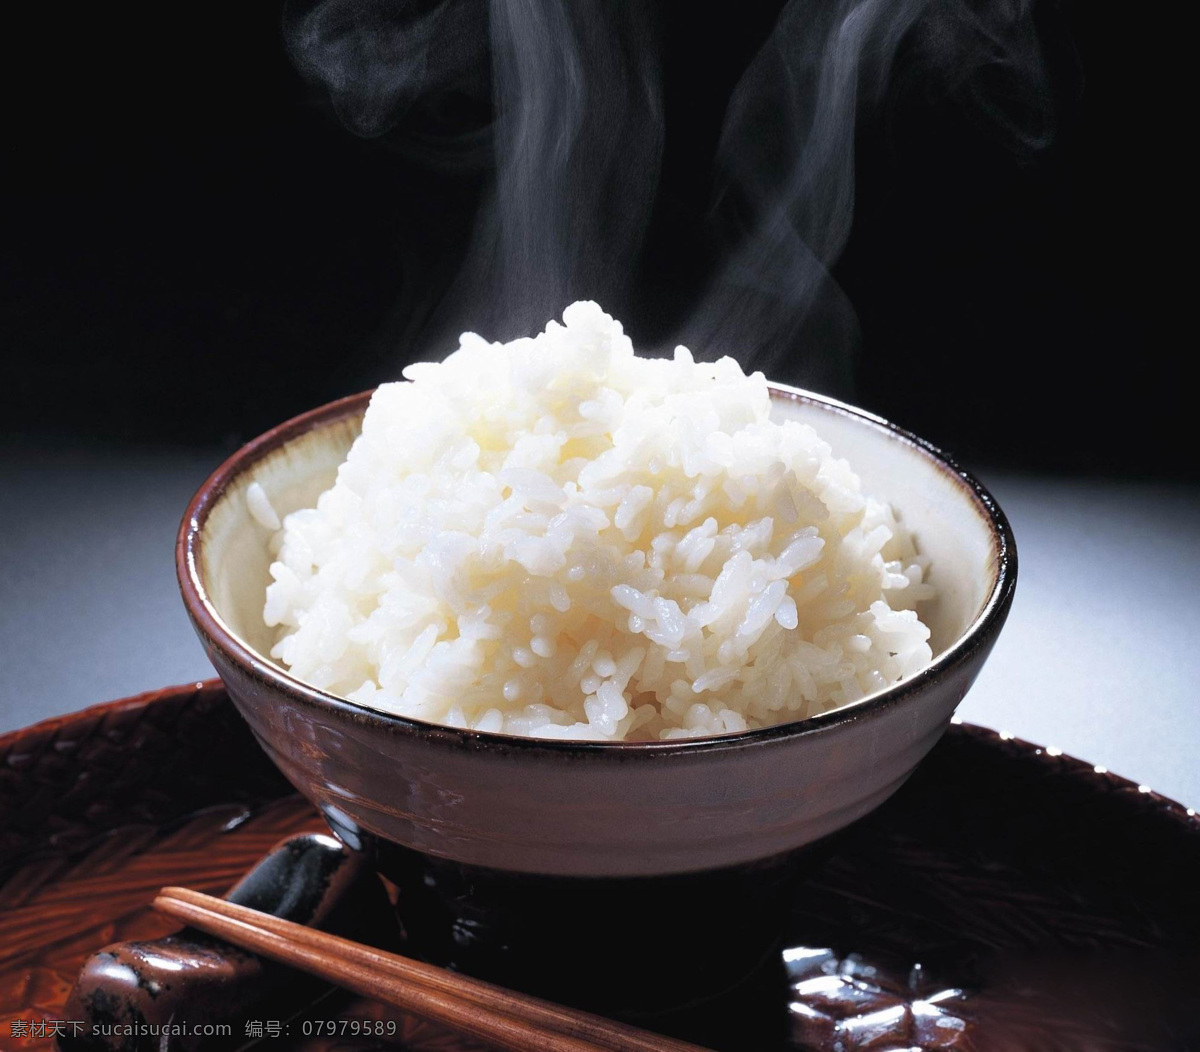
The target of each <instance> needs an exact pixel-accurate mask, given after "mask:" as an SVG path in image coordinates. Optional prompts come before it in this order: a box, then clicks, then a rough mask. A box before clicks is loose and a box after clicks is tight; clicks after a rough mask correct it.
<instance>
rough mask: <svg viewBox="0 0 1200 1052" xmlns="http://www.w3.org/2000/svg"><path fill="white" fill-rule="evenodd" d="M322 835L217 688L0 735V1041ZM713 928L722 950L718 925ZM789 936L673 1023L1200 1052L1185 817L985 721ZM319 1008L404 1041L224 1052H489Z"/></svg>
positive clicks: (1042, 1051) (1199, 972)
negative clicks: (104, 957)
mask: <svg viewBox="0 0 1200 1052" xmlns="http://www.w3.org/2000/svg"><path fill="white" fill-rule="evenodd" d="M319 828H321V823H320V820H319V819H318V817H317V815H316V813H315V812H314V811H313V810H312V808H311V807H310V806H309V805H308V804H307V803H306V802H305V801H303V800H302V799H300V798H299V797H298V796H296V795H295V794H294V793H293V792H292V791H291V788H290V787H289V786H288V785H287V783H286V782H284V781H283V779H282V778H281V777H280V776H279V775H278V774H277V773H276V772H275V771H274V769H273V768H272V767H271V766H270V764H269V763H268V761H267V760H266V758H265V757H264V756H263V754H262V753H261V752H260V751H259V750H258V748H257V746H256V745H255V743H254V741H253V739H252V737H251V736H250V733H249V731H248V730H247V729H246V727H245V725H244V724H243V723H242V721H241V719H240V718H239V717H238V715H237V713H236V711H235V710H234V708H233V706H232V704H231V703H230V702H229V700H228V698H227V697H226V695H225V693H224V692H223V690H222V689H221V687H220V684H219V683H216V682H211V683H200V684H194V685H191V686H187V687H179V688H172V689H168V690H162V691H156V692H153V693H150V694H144V695H141V696H139V697H136V698H130V699H126V700H123V701H116V702H112V703H110V704H107V705H100V706H97V707H95V708H92V709H89V710H86V711H84V712H81V713H78V714H76V715H72V716H67V717H63V718H61V719H56V720H49V721H47V722H45V723H41V724H38V725H36V726H34V727H30V728H27V729H25V730H21V731H17V732H15V733H13V734H9V735H7V736H4V737H0V1048H4V1049H10V1048H11V1049H18V1048H34V1049H37V1048H41V1049H46V1050H49V1049H51V1048H52V1042H53V1038H51V1037H47V1036H38V1035H40V1034H46V1033H52V1032H53V1030H54V1029H55V1028H54V1026H53V1025H52V1023H51V1025H50V1026H49V1027H47V1026H46V1025H45V1024H46V1022H47V1021H53V1020H56V1019H61V1018H62V1014H63V1005H64V1003H65V1001H66V997H67V994H68V992H69V990H70V987H71V984H72V982H73V979H74V976H75V974H76V972H77V970H78V968H79V966H80V964H81V963H82V961H83V959H84V958H85V957H86V956H87V955H88V954H89V953H90V952H91V951H93V950H94V949H96V948H98V947H99V946H101V945H103V944H105V943H107V942H112V941H115V940H119V939H129V938H148V937H150V938H152V937H157V936H159V935H161V934H164V933H165V932H167V931H169V930H171V929H172V928H173V927H174V926H173V925H172V924H170V923H169V922H167V921H165V920H163V919H162V918H160V917H158V916H156V915H154V914H153V913H151V912H150V911H149V910H148V909H147V905H146V904H147V903H148V901H149V900H150V898H151V896H152V895H153V893H154V892H155V891H156V890H157V889H158V888H159V887H161V886H162V885H164V884H182V885H187V886H189V887H193V888H198V889H201V890H205V891H210V892H214V893H221V892H223V891H224V890H225V889H226V888H228V887H229V886H230V885H231V884H232V883H233V882H234V881H235V880H236V879H237V878H238V877H239V876H240V875H241V874H242V873H243V872H244V871H245V870H247V869H249V868H250V867H251V866H252V865H253V864H254V862H255V861H256V860H257V859H258V858H259V857H260V856H261V855H262V854H263V853H264V852H266V851H267V850H268V849H269V848H270V847H271V846H272V845H273V844H274V843H275V842H276V841H278V840H279V839H280V838H282V837H284V836H286V835H288V834H290V833H293V832H299V831H305V830H312V829H319ZM401 893H402V889H401ZM703 923H709V924H711V925H712V928H713V936H712V939H713V952H714V953H719V952H720V947H721V918H720V915H719V913H716V912H714V916H713V917H712V918H710V919H707V920H705V921H703ZM779 924H780V932H781V935H782V943H781V952H780V958H779V961H778V967H777V968H776V969H774V971H772V970H771V969H768V970H767V973H766V975H765V976H764V978H763V979H762V980H761V981H760V982H758V983H757V984H756V985H754V986H752V987H751V988H748V989H746V990H745V991H743V993H742V994H741V995H740V996H739V997H737V998H735V999H734V1000H733V1001H732V1002H727V1003H725V1004H723V1005H722V1006H721V1007H720V1009H719V1010H718V1011H709V1012H707V1013H700V1014H693V1015H692V1016H691V1017H689V1018H686V1019H680V1020H678V1021H677V1022H676V1023H674V1024H672V1026H673V1027H674V1028H675V1029H677V1030H678V1031H680V1032H681V1033H685V1034H686V1035H687V1036H688V1037H690V1038H692V1039H693V1040H703V1041H704V1043H706V1044H708V1045H709V1046H711V1047H712V1048H714V1049H728V1050H731V1052H734V1050H736V1052H746V1050H754V1049H765V1050H774V1049H779V1050H783V1049H819V1050H823V1052H824V1050H829V1052H853V1050H857V1049H873V1050H880V1049H959V1050H962V1049H973V1050H989V1049H1002V1050H1005V1052H1008V1050H1025V1049H1028V1050H1031V1052H1054V1050H1059V1049H1061V1050H1064V1052H1066V1050H1070V1052H1077V1050H1084V1049H1086V1050H1109V1049H1112V1050H1114V1052H1115V1050H1118V1049H1120V1050H1126V1049H1147V1050H1150V1049H1172V1050H1178V1049H1188V1048H1200V1025H1198V1023H1197V1015H1200V1008H1197V1007H1196V1006H1200V818H1198V817H1197V816H1196V815H1195V813H1194V812H1192V811H1190V810H1188V809H1185V808H1184V807H1182V806H1180V805H1179V804H1176V803H1174V802H1172V801H1170V800H1167V799H1164V798H1163V797H1161V796H1159V795H1157V794H1155V793H1153V792H1150V791H1148V790H1146V789H1144V787H1139V786H1136V785H1134V784H1132V783H1130V782H1128V781H1126V780H1124V779H1122V778H1119V777H1116V776H1114V775H1112V774H1110V773H1107V772H1105V771H1103V770H1101V769H1098V768H1093V767H1092V766H1090V765H1088V764H1084V763H1082V762H1080V761H1078V760H1075V759H1072V758H1070V757H1067V756H1063V755H1060V754H1058V753H1057V752H1056V751H1053V750H1047V749H1042V748H1038V747H1036V746H1033V745H1030V744H1028V743H1025V742H1022V741H1019V740H1015V739H1011V738H1002V737H1000V736H999V735H997V734H995V733H993V732H992V731H988V730H984V729H982V728H979V727H973V726H970V725H965V724H963V725H956V726H953V727H951V729H950V731H949V732H948V733H947V735H946V736H945V738H943V740H942V741H941V743H940V744H939V745H938V746H937V747H936V748H935V749H934V751H933V753H932V754H931V755H930V756H929V758H928V759H927V760H926V761H925V762H924V763H923V764H922V765H921V767H920V768H919V769H918V771H917V773H916V774H915V775H914V776H913V778H912V779H911V780H910V781H909V782H908V784H907V785H906V786H905V787H904V788H903V789H902V790H901V791H900V792H899V793H898V794H897V795H896V796H895V797H894V798H893V799H892V800H891V801H890V802H889V803H887V804H886V805H884V807H883V808H881V809H880V810H879V811H878V812H876V813H875V814H874V815H872V816H871V817H870V818H868V819H867V820H865V821H864V822H862V823H860V824H859V825H858V826H856V827H854V828H853V829H852V830H851V831H849V833H848V834H847V835H846V836H845V837H844V838H843V839H842V841H841V843H840V845H839V847H838V850H837V851H836V853H835V854H834V855H833V857H832V858H831V859H830V861H829V862H827V863H826V864H825V865H824V867H823V868H822V869H820V870H819V871H818V872H817V873H816V875H815V876H814V877H812V878H811V879H810V880H809V881H808V882H807V883H806V884H805V885H804V886H803V888H801V890H800V891H799V893H798V894H797V896H796V899H795V902H794V905H793V908H792V910H791V912H790V913H789V914H787V915H786V916H780V918H779ZM631 949H632V948H631ZM568 956H569V950H568ZM618 963H619V962H618ZM569 965H570V962H569V959H568V960H563V961H555V962H548V967H558V968H561V967H569ZM312 1015H313V1017H314V1018H317V1019H319V1020H321V1021H322V1022H323V1023H324V1024H325V1025H326V1026H328V1021H329V1020H332V1019H346V1020H366V1019H370V1020H379V1021H382V1022H384V1023H393V1022H394V1024H395V1026H394V1031H395V1032H394V1034H390V1035H389V1034H386V1033H384V1034H381V1035H370V1036H366V1035H362V1034H360V1035H357V1036H355V1035H353V1034H351V1033H344V1034H339V1035H336V1036H330V1035H329V1034H328V1033H326V1034H325V1035H323V1036H309V1037H305V1036H304V1034H303V1032H302V1031H303V1029H305V1027H303V1025H302V1023H300V1022H298V1021H297V1019H293V1020H291V1021H290V1022H288V1023H286V1024H284V1023H283V1022H281V1021H277V1020H276V1021H272V1020H257V1019H247V1020H246V1021H245V1022H244V1032H243V1033H242V1034H240V1035H236V1040H235V1041H234V1044H235V1045H236V1044H239V1043H242V1042H243V1041H251V1042H253V1040H254V1039H255V1037H256V1036H257V1035H258V1034H262V1035H263V1036H262V1043H261V1047H262V1048H265V1049H269V1050H270V1052H285V1050H291V1049H305V1050H317V1049H321V1050H332V1049H335V1048H336V1049H342V1050H350V1049H370V1048H381V1049H387V1048H406V1049H410V1050H413V1052H433V1050H435V1049H436V1050H439V1052H473V1050H476V1049H478V1048H480V1047H481V1046H479V1045H477V1044H475V1043H473V1042H469V1041H467V1040H465V1039H461V1038H457V1037H455V1036H454V1035H451V1034H448V1033H446V1032H444V1031H442V1030H439V1029H438V1028H436V1027H434V1026H432V1025H429V1024H425V1023H422V1022H419V1021H416V1020H411V1019H407V1018H405V1017H404V1016H402V1015H400V1014H398V1013H396V1012H394V1011H391V1010H388V1009H385V1008H384V1007H383V1006H380V1005H376V1004H372V1003H370V1002H365V1001H362V1000H358V999H351V998H349V997H340V998H334V999H332V1000H326V1001H324V1002H322V1003H321V1004H320V1005H319V1006H318V1007H316V1008H314V1009H313V1013H312ZM196 1021H197V1022H203V1021H202V1020H196ZM64 1022H65V1021H64ZM15 1023H19V1024H20V1026H19V1027H17V1028H16V1036H14V1033H13V1031H14V1024H15ZM26 1023H30V1024H34V1025H33V1026H30V1027H26V1025H25V1024H26ZM37 1023H41V1024H43V1025H42V1026H41V1027H37V1026H36V1024H37ZM272 1024H278V1026H274V1025H272ZM307 1029H309V1030H312V1029H314V1028H313V1027H312V1026H309V1027H308V1028H307ZM379 1029H388V1027H380V1028H379ZM274 1030H279V1034H278V1036H275V1035H274V1034H273V1031H274Z"/></svg>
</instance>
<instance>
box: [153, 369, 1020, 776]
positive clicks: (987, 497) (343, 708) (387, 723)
mask: <svg viewBox="0 0 1200 1052" xmlns="http://www.w3.org/2000/svg"><path fill="white" fill-rule="evenodd" d="M767 386H768V388H769V389H770V393H771V397H772V398H785V399H788V400H790V401H793V402H803V403H805V404H811V405H816V406H818V407H820V408H821V409H823V410H825V411H829V412H833V413H836V414H838V415H841V416H847V417H851V418H854V419H855V420H858V421H861V422H862V423H864V424H866V425H868V426H870V427H872V428H874V429H875V430H877V431H880V432H882V433H883V435H884V436H885V437H886V438H888V439H890V440H892V441H897V442H900V443H901V444H903V445H905V446H908V447H910V449H911V450H913V451H914V452H916V453H917V454H919V455H922V456H924V457H925V458H926V459H927V460H928V461H930V462H931V463H932V464H933V466H934V467H935V468H936V469H937V470H938V471H939V472H940V473H941V474H942V475H943V476H945V477H946V478H948V479H949V480H950V481H951V482H953V483H954V484H955V485H956V486H957V487H958V489H959V490H960V491H961V492H962V493H963V494H964V495H965V496H967V497H968V498H969V499H970V500H971V502H972V503H973V505H974V506H975V510H976V512H977V513H978V514H979V515H980V518H981V519H982V520H983V522H984V523H985V525H986V526H987V528H988V531H989V534H990V538H991V543H992V563H991V565H992V584H991V589H990V591H989V592H988V596H987V598H986V600H985V601H984V603H983V605H982V606H981V608H980V609H979V612H978V613H977V614H976V615H975V617H974V618H973V620H972V621H971V623H970V624H969V625H968V626H967V628H966V630H965V631H964V632H963V633H962V634H961V635H960V636H959V637H958V638H957V639H956V640H955V641H954V642H953V643H952V644H950V646H948V647H947V648H946V649H945V650H943V651H942V652H941V653H940V654H938V655H937V656H936V657H935V658H934V659H933V661H932V662H931V663H930V664H929V665H927V666H926V667H925V668H923V669H922V670H921V671H920V672H918V673H916V674H915V675H913V676H911V677H910V678H908V679H906V680H902V681H901V682H900V683H897V684H894V685H893V686H890V687H887V688H884V689H883V690H880V691H875V692H874V693H871V694H867V695H865V696H864V697H862V698H860V699H858V700H856V701H853V702H850V703H849V704H848V705H843V706H841V707H840V708H836V709H832V710H830V711H828V712H823V713H819V714H818V715H815V716H806V717H804V718H803V719H799V720H791V721H788V722H785V723H778V724H773V725H772V726H770V727H758V728H753V729H750V730H745V731H735V732H732V733H729V734H720V735H705V736H700V737H695V738H672V739H668V740H666V741H588V740H575V739H560V738H535V737H527V736H523V735H516V734H504V733H501V732H497V731H477V730H470V729H465V728H460V727H448V726H446V725H444V724H439V723H430V722H427V721H424V720H418V719H414V718H411V717H408V716H401V715H398V714H395V713H388V712H383V711H381V710H378V709H373V708H370V707H368V706H365V705H360V704H358V703H357V702H353V701H350V700H349V699H347V698H343V697H340V696H339V695H336V694H330V693H328V692H326V691H323V690H320V689H319V688H317V687H313V686H311V685H309V684H307V683H305V682H304V681H303V680H300V679H297V678H296V677H294V676H292V675H291V674H290V673H288V672H286V671H284V670H283V669H282V668H280V667H279V666H277V665H276V664H274V663H273V662H272V661H270V660H268V659H267V658H265V657H263V656H262V655H261V654H259V653H258V652H257V651H256V650H255V649H254V648H253V647H251V646H250V645H249V644H248V643H246V642H245V641H244V640H242V639H241V638H240V637H239V636H238V634H237V633H236V632H234V631H233V630H232V629H231V628H230V627H229V626H228V625H226V624H225V622H224V620H223V619H222V617H221V616H220V614H218V613H217V611H216V608H215V607H214V606H213V605H212V603H211V602H210V600H209V598H208V595H207V592H206V590H205V588H204V584H203V582H202V581H201V578H200V568H199V567H200V560H199V550H200V547H201V544H202V541H203V532H204V525H205V523H206V522H207V519H208V515H209V513H210V512H211V511H212V509H213V508H214V507H215V506H216V505H217V504H218V503H219V501H220V500H221V498H222V496H223V495H224V493H225V490H226V489H227V488H228V487H229V485H230V484H231V483H232V482H233V481H234V480H235V479H236V478H237V477H238V476H239V475H241V474H243V473H244V472H245V471H246V470H247V469H249V468H250V467H252V466H253V465H254V464H256V463H258V462H259V461H260V460H262V459H264V458H265V457H267V456H269V455H270V454H271V453H273V452H274V451H275V450H277V449H279V448H281V447H282V446H284V445H286V444H287V443H288V442H290V441H292V440H293V439H295V438H297V437H298V436H300V435H302V434H304V433H305V432H307V431H310V430H312V429H313V428H314V427H317V426H320V425H327V424H331V423H334V422H336V421H338V420H341V419H345V418H347V417H350V416H351V415H354V414H356V413H359V412H360V411H365V409H366V406H367V403H368V402H369V401H370V398H371V395H372V394H373V393H374V390H375V389H374V388H372V389H369V390H366V391H359V392H358V393H356V394H352V395H347V396H346V397H344V398H339V399H337V400H335V401H332V402H328V403H326V404H325V405H321V406H317V407H316V408H314V409H310V410H308V411H307V412H304V413H301V414H299V415H298V416H294V417H292V418H291V419H289V420H285V421H284V422H283V423H281V424H278V425H276V426H275V427H273V428H271V429H270V430H268V431H265V432H264V433H263V434H261V435H259V436H258V437H257V438H255V439H252V440H251V441H250V442H247V443H246V444H245V445H243V446H242V447H241V448H239V449H238V450H236V451H235V452H234V453H232V454H231V455H230V456H229V457H227V458H226V459H225V460H224V461H223V462H222V463H221V465H220V466H219V467H217V469H216V470H215V471H213V473H212V474H211V475H209V477H208V478H207V479H206V480H205V481H204V483H203V484H202V485H201V486H200V488H199V489H198V490H197V491H196V493H195V495H194V496H193V497H192V499H191V501H190V502H189V503H188V506H187V510H186V511H185V512H184V515H183V519H182V521H181V522H180V525H179V531H178V533H177V535H176V541H175V570H176V575H177V578H178V581H179V589H180V592H181V593H182V596H183V601H184V605H185V606H186V608H187V612H188V615H189V617H190V618H191V620H192V623H193V626H194V627H195V629H196V631H197V632H198V633H199V634H200V636H201V638H202V641H204V642H205V643H207V644H208V645H209V646H212V647H213V648H214V649H216V650H219V651H220V652H221V654H222V655H223V656H224V657H225V658H226V659H227V660H229V661H230V662H232V663H233V664H234V665H236V666H237V667H238V669H239V670H240V671H241V672H242V673H243V674H245V675H248V676H250V677H252V678H253V679H255V680H258V681H260V682H262V683H264V685H267V686H270V687H273V688H275V689H280V690H283V691H284V692H285V693H286V694H287V695H288V696H289V698H290V699H291V700H293V701H298V702H300V703H302V704H304V705H305V706H306V707H308V708H313V709H319V710H327V709H330V708H332V709H333V710H334V711H336V712H339V713H340V714H341V715H343V716H347V717H349V718H351V719H352V720H354V721H355V722H357V723H360V724H366V725H370V726H373V727H376V728H378V729H381V730H384V731H386V732H388V733H391V734H405V735H410V736H419V737H421V738H423V739H427V740H430V741H432V742H436V743H440V744H444V745H452V746H456V747H460V748H470V749H479V748H489V749H493V750H494V749H500V750H504V749H512V750H517V751H521V752H529V751H535V752H536V751H539V750H542V751H549V752H553V753H563V752H567V753H573V754H610V755H621V756H626V757H628V756H633V755H646V756H659V757H666V756H693V755H696V754H702V753H709V752H713V751H724V750H727V749H736V748H744V747H746V746H750V745H765V744H768V743H770V742H776V741H779V740H781V739H791V738H794V737H798V736H802V735H815V734H821V733H828V732H831V731H833V730H835V729H836V728H839V727H844V726H846V725H848V724H852V723H856V722H858V721H860V720H863V719H869V718H871V717H872V716H875V715H877V714H879V713H880V712H882V711H883V710H885V709H890V708H891V707H893V706H896V705H901V704H904V703H905V702H906V701H907V700H909V699H911V698H914V697H916V696H917V695H919V694H920V693H922V691H923V690H924V689H925V687H926V686H927V685H929V684H930V683H931V682H932V681H934V680H936V679H938V678H940V677H941V676H943V675H944V674H945V673H946V672H948V671H950V670H951V669H953V668H955V667H957V666H959V665H961V664H963V663H964V662H966V661H967V660H968V659H969V658H970V657H971V655H972V654H974V653H975V652H976V651H977V650H978V649H980V648H981V647H986V646H989V645H990V644H991V642H993V641H994V639H995V637H996V634H997V633H998V632H999V630H1000V628H1001V627H1002V626H1003V624H1004V620H1005V618H1006V617H1007V615H1008V610H1009V607H1010V606H1011V605H1012V598H1013V593H1014V590H1015V588H1016V580H1017V547H1016V541H1015V539H1014V537H1013V532H1012V527H1011V526H1010V525H1009V522H1008V518H1007V517H1006V516H1005V514H1004V512H1003V511H1002V510H1001V508H1000V506H999V504H998V503H997V502H996V499H995V498H994V497H993V496H992V495H991V493H989V492H988V490H987V489H986V487H984V485H983V484H982V483H981V482H980V481H979V480H978V479H977V478H976V477H975V476H974V475H972V474H971V473H970V472H968V471H966V470H965V469H964V468H962V467H960V466H959V465H958V463H957V462H956V461H955V460H954V458H953V457H952V456H950V455H949V454H947V453H945V452H943V451H942V450H941V449H940V448H939V447H937V446H935V445H934V444H933V443H932V442H929V441H927V440H926V439H923V438H921V437H920V436H918V435H915V434H913V433H912V432H911V431H908V430H906V429H904V428H902V427H899V426H897V425H896V424H893V423H891V422H890V421H888V420H885V419H884V418H883V417H881V416H877V415H876V414H874V413H871V412H869V411H867V410H865V409H859V408H858V407H856V406H852V405H849V404H847V403H845V402H841V401H838V400H837V399H835V398H830V397H827V396H825V395H820V394H816V393H814V392H812V391H806V390H802V389H801V388H798V387H792V386H789V385H787V384H781V383H775V382H773V381H768V383H767Z"/></svg>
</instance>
